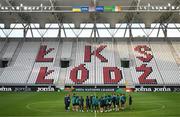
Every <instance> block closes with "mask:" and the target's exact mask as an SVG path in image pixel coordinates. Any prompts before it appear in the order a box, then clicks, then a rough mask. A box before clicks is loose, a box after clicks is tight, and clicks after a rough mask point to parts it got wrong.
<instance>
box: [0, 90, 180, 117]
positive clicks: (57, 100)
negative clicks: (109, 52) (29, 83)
mask: <svg viewBox="0 0 180 117" xmlns="http://www.w3.org/2000/svg"><path fill="white" fill-rule="evenodd" d="M65 94H66V93H61V92H25V93H15V92H13V93H9V92H8V93H2V92H1V93H0V116H1V117H15V116H16V117H19V116H21V117H24V116H26V117H31V116H36V117H180V93H163V92H158V93H153V92H152V93H132V96H133V109H132V110H130V109H129V107H128V106H127V108H126V110H125V111H124V112H122V111H120V112H109V113H93V112H84V113H82V112H65V110H64V102H63V101H64V95H65ZM77 94H78V95H80V96H81V95H82V96H84V97H85V96H86V95H91V94H96V95H97V96H101V95H104V93H102V92H101V93H89V92H88V93H77ZM106 94H108V93H106Z"/></svg>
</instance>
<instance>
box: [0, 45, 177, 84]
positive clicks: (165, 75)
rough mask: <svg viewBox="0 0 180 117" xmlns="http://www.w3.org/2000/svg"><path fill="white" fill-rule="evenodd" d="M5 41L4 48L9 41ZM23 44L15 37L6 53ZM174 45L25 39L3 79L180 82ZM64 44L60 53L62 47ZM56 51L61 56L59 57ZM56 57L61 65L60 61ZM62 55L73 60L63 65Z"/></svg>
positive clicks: (0, 77)
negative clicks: (127, 60)
mask: <svg viewBox="0 0 180 117" xmlns="http://www.w3.org/2000/svg"><path fill="white" fill-rule="evenodd" d="M0 44H1V46H0V47H1V48H0V49H2V46H3V45H4V44H5V42H1V43H0ZM18 44H19V42H17V41H10V42H9V43H8V44H7V48H6V50H5V53H4V54H3V55H2V58H10V59H12V58H13V56H14V53H17V52H16V50H17V49H19V48H18ZM129 44H130V45H129ZM159 45H161V46H159ZM129 47H130V48H129ZM172 47H174V49H175V50H176V52H177V54H178V55H180V54H179V43H177V42H176V43H173V42H172ZM170 48H171V46H169V43H168V42H164V41H150V42H144V41H135V42H134V41H132V42H131V43H128V42H126V41H117V42H116V43H113V42H109V41H102V42H99V43H90V42H87V41H79V42H72V41H63V42H62V43H59V42H57V41H45V42H37V41H36V42H23V45H22V47H21V48H20V51H19V53H18V56H17V58H16V60H15V63H14V64H13V65H11V66H8V67H6V68H1V74H0V84H3V85H29V86H31V85H33V86H34V85H48V86H51V85H56V86H63V85H67V86H71V85H86V86H87V85H89V86H95V85H97V86H101V85H107V86H117V85H118V86H125V85H126V84H128V83H129V84H131V85H136V86H142V85H146V86H148V85H149V86H151V85H160V86H164V85H167V86H169V85H179V84H180V71H179V67H178V64H177V63H176V61H175V59H174V56H173V54H172V52H171V49H170ZM59 49H61V53H58V52H60V50H59ZM57 56H60V57H59V58H58V59H57V58H56V57H57ZM123 58H130V62H131V64H130V68H123V67H121V62H120V61H121V59H123ZM56 59H57V60H59V62H57V63H58V64H59V65H55V60H56ZM63 59H65V60H68V61H69V62H70V64H69V65H70V66H69V67H66V68H61V65H60V64H61V62H60V61H61V60H63ZM57 63H56V64H57Z"/></svg>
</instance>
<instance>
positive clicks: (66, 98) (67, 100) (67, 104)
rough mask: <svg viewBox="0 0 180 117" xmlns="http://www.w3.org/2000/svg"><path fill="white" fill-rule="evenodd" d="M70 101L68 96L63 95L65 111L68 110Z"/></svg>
mask: <svg viewBox="0 0 180 117" xmlns="http://www.w3.org/2000/svg"><path fill="white" fill-rule="evenodd" d="M70 102H71V99H70V96H69V95H66V96H65V97H64V104H65V110H66V111H69V106H70Z"/></svg>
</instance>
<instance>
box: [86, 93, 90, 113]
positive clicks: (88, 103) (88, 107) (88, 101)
mask: <svg viewBox="0 0 180 117" xmlns="http://www.w3.org/2000/svg"><path fill="white" fill-rule="evenodd" d="M90 109H91V107H90V98H89V96H87V97H86V111H87V112H88V111H89V110H90Z"/></svg>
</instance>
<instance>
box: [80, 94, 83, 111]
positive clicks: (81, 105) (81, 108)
mask: <svg viewBox="0 0 180 117" xmlns="http://www.w3.org/2000/svg"><path fill="white" fill-rule="evenodd" d="M79 106H80V112H84V98H83V97H82V96H81V98H80V100H79Z"/></svg>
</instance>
